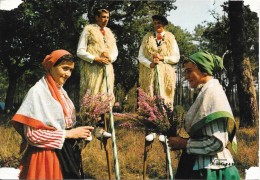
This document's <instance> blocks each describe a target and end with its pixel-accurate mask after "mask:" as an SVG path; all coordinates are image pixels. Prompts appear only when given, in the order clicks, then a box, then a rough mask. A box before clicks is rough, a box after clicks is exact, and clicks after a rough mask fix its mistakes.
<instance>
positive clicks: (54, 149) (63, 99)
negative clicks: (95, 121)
mask: <svg viewBox="0 0 260 180" xmlns="http://www.w3.org/2000/svg"><path fill="white" fill-rule="evenodd" d="M74 64H75V59H74V57H73V56H72V55H71V54H70V53H69V52H68V51H66V50H62V49H60V50H55V51H53V52H52V53H51V54H50V55H47V56H46V57H45V59H44V60H43V62H42V65H43V68H44V69H45V71H46V75H45V76H44V77H42V78H41V79H40V80H39V81H38V82H37V83H36V84H35V85H34V86H33V87H32V88H31V89H30V90H29V92H28V93H27V95H26V96H25V98H24V100H23V102H22V105H21V107H20V108H19V109H18V111H17V112H16V114H15V115H14V117H13V118H12V122H13V125H14V127H15V129H16V130H17V131H18V132H19V133H20V135H21V136H22V138H23V142H22V144H21V150H25V152H24V156H23V158H22V160H21V164H20V170H21V172H20V176H19V178H20V179H77V178H83V177H84V176H83V171H82V165H81V150H80V148H79V147H78V146H77V144H76V140H77V139H79V138H81V139H87V138H88V137H89V136H91V131H92V130H93V127H89V126H81V127H77V128H74V126H75V124H76V115H75V107H74V105H73V103H72V101H71V100H70V98H69V97H68V95H67V93H66V91H65V90H64V89H63V87H62V86H63V85H64V84H65V82H66V80H67V79H68V78H69V77H70V76H71V73H72V70H73V69H74Z"/></svg>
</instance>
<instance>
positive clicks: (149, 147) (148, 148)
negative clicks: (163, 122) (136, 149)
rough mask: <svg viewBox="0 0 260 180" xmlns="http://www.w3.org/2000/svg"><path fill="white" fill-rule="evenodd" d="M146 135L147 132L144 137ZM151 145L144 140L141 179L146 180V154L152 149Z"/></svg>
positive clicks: (150, 142)
mask: <svg viewBox="0 0 260 180" xmlns="http://www.w3.org/2000/svg"><path fill="white" fill-rule="evenodd" d="M146 135H148V133H147V131H146V133H145V136H146ZM152 143H153V141H146V140H145V145H144V161H143V179H144V180H145V179H146V167H147V157H148V152H149V150H150V149H152Z"/></svg>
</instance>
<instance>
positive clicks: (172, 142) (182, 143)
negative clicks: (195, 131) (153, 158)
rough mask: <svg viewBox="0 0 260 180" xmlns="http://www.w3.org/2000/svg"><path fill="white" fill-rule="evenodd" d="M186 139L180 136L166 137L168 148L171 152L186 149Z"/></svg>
mask: <svg viewBox="0 0 260 180" xmlns="http://www.w3.org/2000/svg"><path fill="white" fill-rule="evenodd" d="M187 142H188V139H185V138H182V137H180V136H176V137H168V142H167V143H168V146H169V147H170V148H171V150H180V149H186V146H187Z"/></svg>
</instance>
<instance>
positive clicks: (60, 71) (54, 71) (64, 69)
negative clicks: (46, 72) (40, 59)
mask: <svg viewBox="0 0 260 180" xmlns="http://www.w3.org/2000/svg"><path fill="white" fill-rule="evenodd" d="M74 64H75V63H74V62H72V61H66V60H65V61H62V62H61V63H60V64H58V65H57V66H55V67H54V66H53V67H52V68H51V69H50V74H51V76H52V78H53V80H54V81H55V82H56V83H58V84H59V85H64V84H65V82H66V81H67V79H68V78H69V77H70V76H71V73H72V70H73V69H74Z"/></svg>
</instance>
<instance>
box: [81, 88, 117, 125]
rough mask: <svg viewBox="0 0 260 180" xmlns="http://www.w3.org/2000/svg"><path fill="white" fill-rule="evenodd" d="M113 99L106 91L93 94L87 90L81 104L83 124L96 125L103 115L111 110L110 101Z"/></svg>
mask: <svg viewBox="0 0 260 180" xmlns="http://www.w3.org/2000/svg"><path fill="white" fill-rule="evenodd" d="M112 99H113V97H112V96H107V95H106V94H105V93H98V94H92V93H91V91H90V90H87V92H86V94H85V95H84V97H83V99H82V103H81V105H80V107H81V108H80V109H81V110H80V117H81V118H80V119H81V122H80V123H81V125H88V126H89V125H91V126H95V125H96V123H97V122H98V121H99V120H100V119H101V115H103V114H105V113H107V112H109V111H110V106H109V102H110V101H111V100H112Z"/></svg>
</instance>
